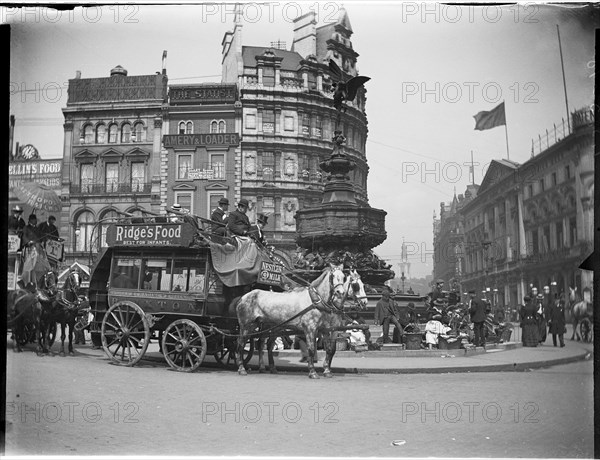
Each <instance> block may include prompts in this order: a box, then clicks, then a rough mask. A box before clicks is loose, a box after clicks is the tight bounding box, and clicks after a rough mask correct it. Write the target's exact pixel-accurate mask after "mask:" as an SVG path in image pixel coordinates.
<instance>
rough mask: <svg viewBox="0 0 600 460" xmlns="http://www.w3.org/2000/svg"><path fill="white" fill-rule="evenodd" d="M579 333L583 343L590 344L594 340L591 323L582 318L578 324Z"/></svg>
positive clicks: (587, 319)
mask: <svg viewBox="0 0 600 460" xmlns="http://www.w3.org/2000/svg"><path fill="white" fill-rule="evenodd" d="M579 333H580V334H581V340H583V341H584V342H588V343H589V342H591V341H592V340H593V338H594V331H593V327H592V322H591V321H590V320H589V318H583V319H582V320H581V323H580V324H579Z"/></svg>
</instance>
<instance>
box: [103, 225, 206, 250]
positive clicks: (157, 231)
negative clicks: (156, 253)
mask: <svg viewBox="0 0 600 460" xmlns="http://www.w3.org/2000/svg"><path fill="white" fill-rule="evenodd" d="M194 233H195V232H194V228H193V227H192V226H191V225H190V224H186V223H164V224H113V225H111V226H110V227H108V229H107V231H106V242H107V243H108V245H109V246H113V245H114V246H189V245H190V243H191V242H192V240H193V237H194Z"/></svg>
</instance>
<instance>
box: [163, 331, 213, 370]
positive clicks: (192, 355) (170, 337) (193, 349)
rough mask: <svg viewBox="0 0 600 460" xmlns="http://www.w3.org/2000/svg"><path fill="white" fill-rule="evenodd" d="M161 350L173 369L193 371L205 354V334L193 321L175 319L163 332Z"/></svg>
mask: <svg viewBox="0 0 600 460" xmlns="http://www.w3.org/2000/svg"><path fill="white" fill-rule="evenodd" d="M162 352H163V355H164V357H165V360H166V361H167V363H169V366H171V367H172V368H173V369H175V370H177V371H180V372H193V371H195V370H196V369H198V367H200V365H201V364H202V361H203V360H204V357H205V356H206V336H205V335H204V332H203V331H202V329H200V326H198V325H197V324H196V323H194V322H193V321H190V320H189V319H178V320H175V321H173V322H172V323H171V324H169V325H168V326H167V328H166V329H165V332H164V333H163V337H162Z"/></svg>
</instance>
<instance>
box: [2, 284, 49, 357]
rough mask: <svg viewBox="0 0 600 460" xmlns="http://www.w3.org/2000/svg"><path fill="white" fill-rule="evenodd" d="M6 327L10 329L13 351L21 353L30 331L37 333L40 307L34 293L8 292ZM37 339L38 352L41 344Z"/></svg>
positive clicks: (23, 290) (25, 291) (21, 290)
mask: <svg viewBox="0 0 600 460" xmlns="http://www.w3.org/2000/svg"><path fill="white" fill-rule="evenodd" d="M6 300H7V302H6V305H7V312H8V325H9V326H10V328H11V332H12V340H13V351H15V352H19V353H20V352H22V351H23V348H22V346H23V345H25V344H26V343H28V342H29V337H30V330H31V329H33V330H34V331H35V332H36V333H37V332H38V331H39V327H40V318H41V314H42V306H41V305H40V302H39V300H38V296H37V294H36V293H35V292H30V291H27V290H25V289H17V290H14V291H9V292H8V296H7V299H6ZM39 338H40V337H39V336H38V337H37V339H38V340H37V342H38V352H39V351H40V350H41V342H40V340H39Z"/></svg>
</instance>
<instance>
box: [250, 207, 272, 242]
mask: <svg viewBox="0 0 600 460" xmlns="http://www.w3.org/2000/svg"><path fill="white" fill-rule="evenodd" d="M268 220H269V218H268V217H267V216H265V215H264V214H261V213H259V214H258V216H256V225H252V226H251V227H250V231H249V232H248V233H249V235H250V236H251V237H252V238H254V239H255V240H256V241H258V242H259V243H261V244H262V245H263V246H266V245H267V240H266V239H265V234H264V233H263V229H264V228H265V226H266V225H267V222H268Z"/></svg>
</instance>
